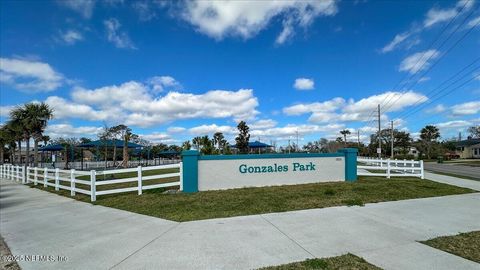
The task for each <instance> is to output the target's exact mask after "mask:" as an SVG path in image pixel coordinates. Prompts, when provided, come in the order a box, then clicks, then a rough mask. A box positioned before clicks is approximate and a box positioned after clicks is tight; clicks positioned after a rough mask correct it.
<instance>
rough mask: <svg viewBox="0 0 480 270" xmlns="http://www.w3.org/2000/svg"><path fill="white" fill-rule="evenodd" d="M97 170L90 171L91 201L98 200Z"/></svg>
mask: <svg viewBox="0 0 480 270" xmlns="http://www.w3.org/2000/svg"><path fill="white" fill-rule="evenodd" d="M95 173H96V172H95V171H94V170H91V171H90V201H92V202H94V201H96V200H97V194H96V192H97V186H96V185H95Z"/></svg>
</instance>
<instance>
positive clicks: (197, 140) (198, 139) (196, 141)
mask: <svg viewBox="0 0 480 270" xmlns="http://www.w3.org/2000/svg"><path fill="white" fill-rule="evenodd" d="M201 141H202V138H201V137H199V136H197V137H195V138H193V139H192V144H193V148H195V149H197V150H200V146H201Z"/></svg>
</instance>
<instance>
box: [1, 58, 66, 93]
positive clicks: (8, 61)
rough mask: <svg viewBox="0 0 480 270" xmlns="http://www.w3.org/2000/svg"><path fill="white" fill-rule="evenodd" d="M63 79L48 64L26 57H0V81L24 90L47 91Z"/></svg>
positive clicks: (56, 86) (61, 82) (55, 86)
mask: <svg viewBox="0 0 480 270" xmlns="http://www.w3.org/2000/svg"><path fill="white" fill-rule="evenodd" d="M64 81H65V78H64V77H63V75H62V74H60V73H58V72H56V71H55V70H54V69H53V68H52V67H51V66H50V65H49V64H47V63H44V62H40V61H35V60H26V59H13V58H0V82H1V83H5V84H7V85H11V86H12V87H14V88H16V89H19V90H23V91H26V92H49V91H53V90H55V89H57V88H59V87H60V86H61V85H62V84H63V83H64Z"/></svg>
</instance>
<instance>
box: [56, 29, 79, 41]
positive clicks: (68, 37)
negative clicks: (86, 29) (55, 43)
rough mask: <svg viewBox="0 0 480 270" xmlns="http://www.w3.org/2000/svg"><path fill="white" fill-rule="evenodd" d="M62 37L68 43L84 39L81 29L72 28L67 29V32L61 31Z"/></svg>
mask: <svg viewBox="0 0 480 270" xmlns="http://www.w3.org/2000/svg"><path fill="white" fill-rule="evenodd" d="M60 38H61V39H62V41H63V42H65V43H66V44H68V45H73V44H75V43H77V42H78V41H81V40H83V35H82V33H80V32H79V31H76V30H73V29H70V30H67V31H66V32H62V33H60Z"/></svg>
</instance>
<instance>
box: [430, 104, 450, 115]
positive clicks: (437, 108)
mask: <svg viewBox="0 0 480 270" xmlns="http://www.w3.org/2000/svg"><path fill="white" fill-rule="evenodd" d="M446 110H447V108H445V106H443V105H442V104H438V105H437V106H435V107H433V108H430V109H428V110H425V112H427V113H441V112H444V111H446Z"/></svg>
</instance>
